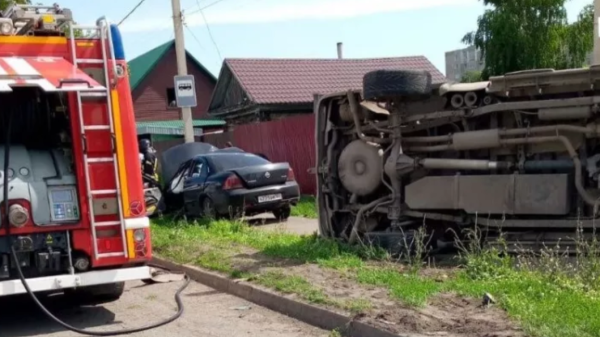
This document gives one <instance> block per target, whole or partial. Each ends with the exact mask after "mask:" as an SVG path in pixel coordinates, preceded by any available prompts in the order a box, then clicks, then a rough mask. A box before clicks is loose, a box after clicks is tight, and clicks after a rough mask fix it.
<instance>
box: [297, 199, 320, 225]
mask: <svg viewBox="0 0 600 337" xmlns="http://www.w3.org/2000/svg"><path fill="white" fill-rule="evenodd" d="M292 216H299V217H303V218H309V219H316V218H317V217H318V213H317V200H316V198H315V197H313V196H310V195H303V196H301V197H300V201H298V204H296V206H294V207H292Z"/></svg>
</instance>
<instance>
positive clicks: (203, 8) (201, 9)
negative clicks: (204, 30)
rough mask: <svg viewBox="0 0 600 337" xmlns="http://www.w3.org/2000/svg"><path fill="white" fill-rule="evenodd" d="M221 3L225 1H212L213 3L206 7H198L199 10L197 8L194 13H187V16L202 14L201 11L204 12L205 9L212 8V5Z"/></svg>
mask: <svg viewBox="0 0 600 337" xmlns="http://www.w3.org/2000/svg"><path fill="white" fill-rule="evenodd" d="M223 1H225V0H217V1H213V2H211V3H209V4H208V5H206V6H204V7H200V8H198V9H197V10H195V11H192V12H189V13H187V15H192V14H196V13H198V12H202V11H203V10H205V9H207V8H209V7H212V6H214V5H216V4H218V3H220V2H223Z"/></svg>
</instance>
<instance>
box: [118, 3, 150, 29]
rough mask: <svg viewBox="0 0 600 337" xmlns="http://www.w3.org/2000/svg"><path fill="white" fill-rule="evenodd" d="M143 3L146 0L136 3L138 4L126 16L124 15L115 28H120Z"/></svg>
mask: <svg viewBox="0 0 600 337" xmlns="http://www.w3.org/2000/svg"><path fill="white" fill-rule="evenodd" d="M144 1H146V0H140V2H138V4H137V5H135V7H133V9H132V10H131V11H130V12H129V13H127V15H125V17H124V18H123V19H122V20H121V21H120V22H119V23H118V24H117V26H120V25H121V24H122V23H123V21H125V20H127V18H128V17H130V16H131V14H133V13H134V12H135V11H136V10H137V9H138V7H140V6H141V5H142V4H143V3H144Z"/></svg>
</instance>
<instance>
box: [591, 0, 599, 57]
mask: <svg viewBox="0 0 600 337" xmlns="http://www.w3.org/2000/svg"><path fill="white" fill-rule="evenodd" d="M598 20H600V0H594V57H593V62H594V64H600V32H599V31H598V28H599V27H598Z"/></svg>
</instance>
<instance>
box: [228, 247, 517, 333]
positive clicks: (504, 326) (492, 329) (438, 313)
mask: <svg viewBox="0 0 600 337" xmlns="http://www.w3.org/2000/svg"><path fill="white" fill-rule="evenodd" d="M243 255H244V256H243V257H242V256H238V257H239V258H238V261H237V263H236V265H237V267H238V268H241V269H245V270H247V271H251V272H253V273H263V272H268V271H277V272H282V273H284V274H286V275H297V276H300V277H302V278H304V279H305V280H307V281H308V282H309V283H310V284H311V285H313V286H314V287H316V288H318V289H320V290H321V291H322V292H323V293H325V294H326V295H327V296H328V297H329V298H332V299H335V300H336V301H340V302H351V301H357V300H363V301H364V300H366V301H368V302H369V303H370V308H368V309H365V310H361V311H360V312H358V313H356V312H355V313H350V312H344V310H341V309H340V308H339V307H332V306H330V307H329V309H331V310H334V311H337V312H340V313H343V314H347V315H355V316H354V317H355V319H357V320H360V321H362V322H365V323H369V324H371V325H373V326H376V327H379V328H382V329H384V330H387V331H390V332H393V333H397V334H409V335H410V336H411V337H425V336H453V337H509V336H510V337H517V336H524V334H523V333H522V332H521V330H520V329H519V328H518V327H517V326H516V324H514V323H513V322H511V321H510V320H509V318H508V317H507V315H506V314H505V312H504V311H503V310H501V309H499V308H495V307H493V306H490V307H488V306H483V304H482V299H479V300H475V299H467V298H463V297H460V296H457V295H455V294H449V293H444V294H439V295H436V296H434V297H433V298H432V299H430V301H428V303H427V305H425V306H424V307H420V308H414V307H411V306H408V305H405V304H402V303H400V302H399V301H398V300H395V299H392V298H391V297H390V295H389V294H388V291H387V289H384V288H381V287H375V286H369V285H364V284H359V283H357V282H356V281H355V280H352V279H350V278H349V277H347V276H345V275H343V274H342V273H340V272H338V271H335V270H329V269H324V268H320V267H319V266H317V265H312V264H303V265H289V264H287V263H286V262H285V261H278V260H275V259H272V258H268V257H264V256H261V254H251V253H250V252H246V254H243ZM432 272H435V271H432V270H428V273H432ZM438 272H439V274H449V273H450V272H451V271H447V272H448V273H446V272H445V271H444V273H442V272H441V271H438ZM434 279H435V277H434ZM289 296H290V297H292V298H296V299H299V298H298V296H297V295H289ZM299 300H301V299H299Z"/></svg>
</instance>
